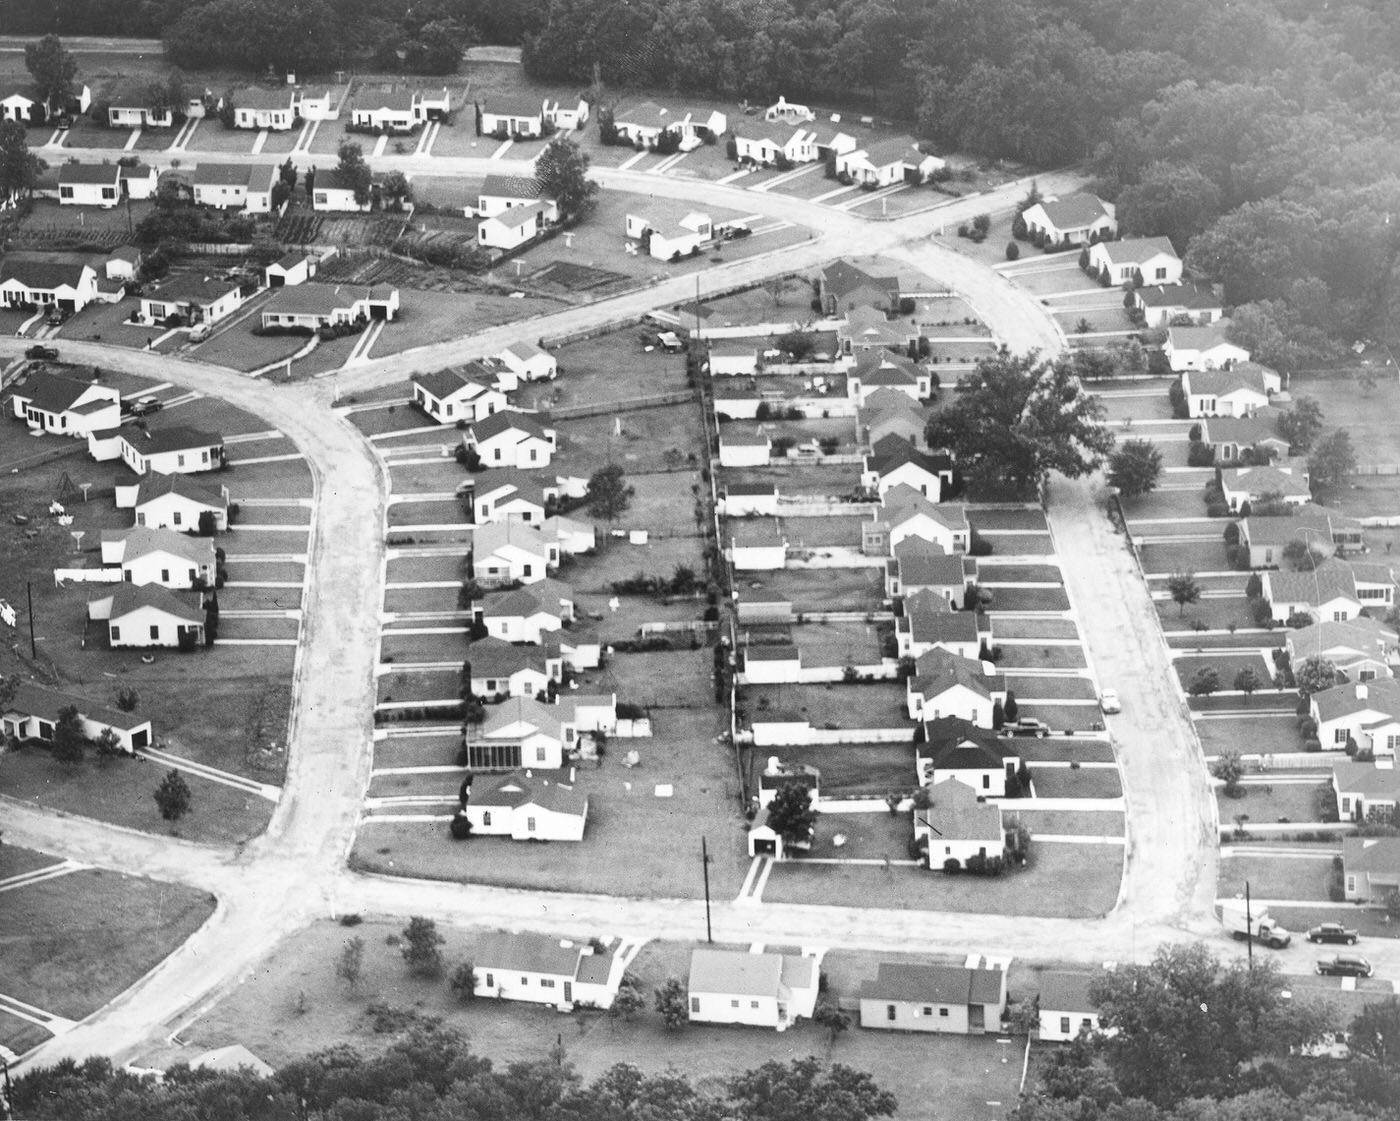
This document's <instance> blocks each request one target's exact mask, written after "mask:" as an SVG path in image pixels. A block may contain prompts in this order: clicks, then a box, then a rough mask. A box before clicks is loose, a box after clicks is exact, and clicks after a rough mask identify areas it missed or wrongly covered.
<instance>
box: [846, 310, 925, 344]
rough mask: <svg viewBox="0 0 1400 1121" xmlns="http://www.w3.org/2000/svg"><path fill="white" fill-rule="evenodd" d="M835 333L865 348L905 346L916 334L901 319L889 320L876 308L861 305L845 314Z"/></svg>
mask: <svg viewBox="0 0 1400 1121" xmlns="http://www.w3.org/2000/svg"><path fill="white" fill-rule="evenodd" d="M836 333H837V334H838V335H839V336H841V337H843V338H851V339H853V340H855V341H857V342H860V343H861V344H863V345H865V346H907V345H908V343H909V340H910V339H911V338H914V337H915V335H917V334H918V332H917V331H916V330H915V329H914V328H913V327H911V326H910V325H909V324H907V323H906V322H905V321H904V320H902V319H889V318H887V317H886V316H885V313H884V311H882V310H881V309H880V308H877V307H870V306H868V305H866V304H861V305H859V306H857V307H853V308H851V309H850V311H848V312H847V313H846V318H845V319H843V320H842V321H841V324H840V325H839V326H838V327H837V329H836Z"/></svg>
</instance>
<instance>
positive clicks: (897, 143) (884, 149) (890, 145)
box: [859, 136, 929, 167]
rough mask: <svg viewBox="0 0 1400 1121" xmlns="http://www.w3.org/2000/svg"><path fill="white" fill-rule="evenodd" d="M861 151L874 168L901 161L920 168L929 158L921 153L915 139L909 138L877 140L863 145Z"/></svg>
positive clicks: (896, 137) (898, 137)
mask: <svg viewBox="0 0 1400 1121" xmlns="http://www.w3.org/2000/svg"><path fill="white" fill-rule="evenodd" d="M859 150H860V151H862V152H864V153H865V158H866V159H867V160H869V161H870V163H871V165H872V166H874V167H883V166H885V165H886V164H892V163H894V162H896V161H899V160H902V161H903V162H904V163H909V164H913V165H914V166H915V167H918V166H919V164H921V163H923V161H924V160H926V159H928V158H929V157H928V154H927V153H925V152H921V151H919V149H918V146H917V145H916V144H915V143H914V141H913V139H912V138H911V137H908V136H892V137H890V138H889V139H888V140H877V141H875V142H874V143H873V144H865V145H863V146H862V147H861V148H860V149H859Z"/></svg>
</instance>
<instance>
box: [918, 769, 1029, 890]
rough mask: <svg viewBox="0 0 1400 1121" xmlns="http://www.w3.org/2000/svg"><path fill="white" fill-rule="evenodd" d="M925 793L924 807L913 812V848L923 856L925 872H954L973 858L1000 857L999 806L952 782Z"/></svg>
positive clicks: (1002, 838)
mask: <svg viewBox="0 0 1400 1121" xmlns="http://www.w3.org/2000/svg"><path fill="white" fill-rule="evenodd" d="M928 793H929V804H928V807H927V808H926V809H916V810H915V811H914V844H915V845H916V846H917V847H918V848H919V850H920V851H921V852H925V853H927V856H926V857H925V860H924V863H925V866H926V867H927V868H928V869H929V871H931V872H943V871H956V870H957V869H958V868H962V867H965V866H966V865H967V862H968V861H969V860H971V859H973V858H974V857H976V858H978V859H981V860H991V859H993V858H998V859H1000V858H1001V857H1002V856H1003V855H1004V853H1005V851H1006V830H1005V828H1004V827H1003V823H1002V818H1001V807H1000V806H998V805H997V804H996V803H995V802H987V801H984V800H983V799H982V797H981V796H980V795H978V793H977V791H975V790H973V789H972V787H970V786H968V785H967V784H966V783H962V782H959V781H958V780H957V779H952V778H945V779H944V780H943V781H942V782H940V783H937V784H935V785H934V786H931V787H929V788H928ZM955 865H956V867H955Z"/></svg>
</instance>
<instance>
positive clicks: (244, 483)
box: [217, 445, 315, 553]
mask: <svg viewBox="0 0 1400 1121" xmlns="http://www.w3.org/2000/svg"><path fill="white" fill-rule="evenodd" d="M235 446H236V445H235ZM217 479H218V481H219V482H220V483H223V484H224V485H226V486H227V487H228V489H229V493H230V494H242V495H246V496H247V497H249V498H310V497H312V495H313V493H314V491H315V487H314V485H313V483H312V479H311V468H310V466H308V465H307V463H306V461H305V460H304V459H301V458H297V459H283V460H279V461H277V462H275V463H237V464H232V465H230V466H229V467H228V468H226V469H225V470H223V471H221V472H219V474H218V476H217ZM236 536H237V529H236V528H235V530H234V532H233V536H231V537H230V539H229V541H222V542H221V543H222V544H224V545H226V546H227V545H229V544H230V542H233V541H235V540H236ZM233 551H234V550H233V548H232V547H230V548H229V552H230V553H232V552H233ZM275 551H276V552H287V551H288V550H287V549H278V550H275Z"/></svg>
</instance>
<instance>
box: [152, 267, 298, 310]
mask: <svg viewBox="0 0 1400 1121" xmlns="http://www.w3.org/2000/svg"><path fill="white" fill-rule="evenodd" d="M238 288H239V284H238V281H236V280H220V279H219V278H218V277H214V276H200V275H199V274H198V273H193V272H185V273H177V274H176V275H174V276H171V277H168V278H166V279H165V280H163V281H161V282H160V283H159V284H158V285H156V286H155V287H153V288H150V289H148V290H147V291H146V292H144V293H143V294H142V298H143V299H148V300H160V301H164V302H172V301H173V302H177V303H190V304H212V303H214V302H216V301H217V300H220V299H222V298H223V297H224V296H227V295H228V294H229V293H230V292H236V291H238ZM296 290H297V289H296V288H279V289H278V291H279V292H295V291H296Z"/></svg>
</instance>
